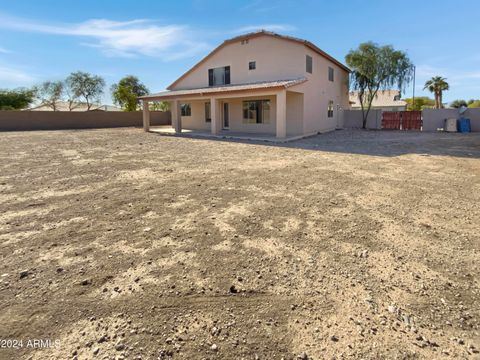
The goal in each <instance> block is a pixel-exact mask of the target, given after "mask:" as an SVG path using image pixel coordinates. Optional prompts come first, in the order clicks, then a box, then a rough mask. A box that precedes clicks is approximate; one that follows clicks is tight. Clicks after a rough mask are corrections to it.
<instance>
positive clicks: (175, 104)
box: [170, 100, 182, 133]
mask: <svg viewBox="0 0 480 360" xmlns="http://www.w3.org/2000/svg"><path fill="white" fill-rule="evenodd" d="M170 109H171V114H172V125H173V128H174V129H175V132H176V133H181V132H182V110H181V109H180V102H179V101H178V100H174V101H172V102H171V103H170Z"/></svg>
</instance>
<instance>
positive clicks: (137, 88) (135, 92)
mask: <svg viewBox="0 0 480 360" xmlns="http://www.w3.org/2000/svg"><path fill="white" fill-rule="evenodd" d="M111 92H112V98H113V101H114V102H115V104H118V105H120V106H121V107H122V108H123V109H124V110H125V111H136V110H137V107H138V104H139V101H138V97H139V96H144V95H147V94H148V89H147V87H146V86H145V85H144V84H142V83H141V82H140V80H139V79H138V78H137V77H136V76H133V75H128V76H125V77H124V78H123V79H120V81H119V82H118V83H117V84H113V85H112V87H111Z"/></svg>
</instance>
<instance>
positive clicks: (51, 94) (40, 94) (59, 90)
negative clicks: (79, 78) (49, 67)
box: [35, 81, 64, 111]
mask: <svg viewBox="0 0 480 360" xmlns="http://www.w3.org/2000/svg"><path fill="white" fill-rule="evenodd" d="M35 89H36V95H37V98H38V99H39V100H40V103H41V104H42V105H46V106H49V107H51V108H52V110H53V111H57V103H58V102H59V101H60V100H61V99H62V97H63V90H64V86H63V82H62V81H45V82H43V83H41V84H40V85H39V86H37V87H36V88H35Z"/></svg>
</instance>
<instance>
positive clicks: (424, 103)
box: [405, 96, 435, 111]
mask: <svg viewBox="0 0 480 360" xmlns="http://www.w3.org/2000/svg"><path fill="white" fill-rule="evenodd" d="M405 101H406V102H407V110H409V111H412V110H416V111H421V110H423V109H428V108H433V107H434V106H435V100H433V99H431V98H429V97H426V96H418V97H416V98H415V104H413V99H412V98H408V99H405Z"/></svg>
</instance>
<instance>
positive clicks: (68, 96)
mask: <svg viewBox="0 0 480 360" xmlns="http://www.w3.org/2000/svg"><path fill="white" fill-rule="evenodd" d="M70 85H71V84H70V82H69V81H67V80H65V81H64V82H63V91H64V94H65V100H66V101H67V104H68V111H73V110H74V109H75V108H76V107H77V106H78V105H79V104H78V96H77V94H76V93H75V91H74V89H72V88H71V87H70Z"/></svg>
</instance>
